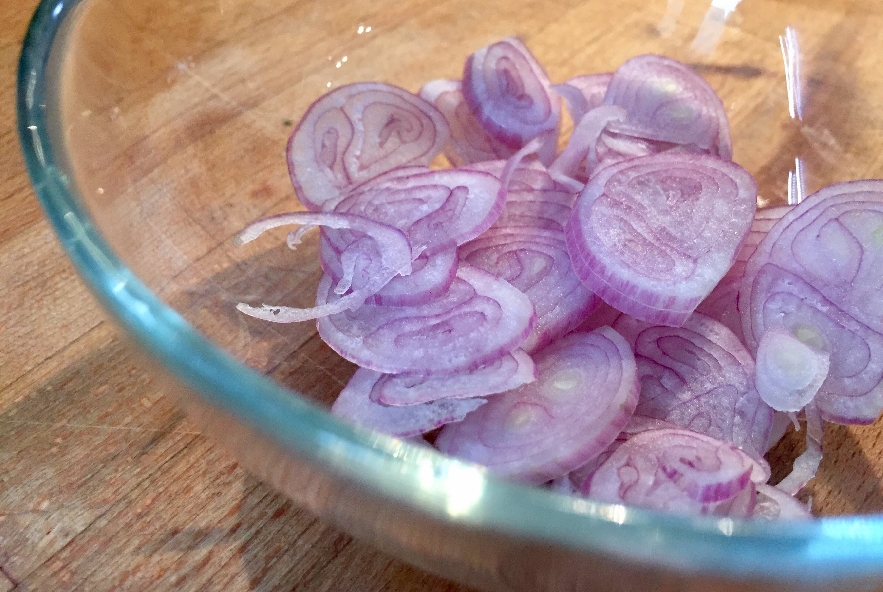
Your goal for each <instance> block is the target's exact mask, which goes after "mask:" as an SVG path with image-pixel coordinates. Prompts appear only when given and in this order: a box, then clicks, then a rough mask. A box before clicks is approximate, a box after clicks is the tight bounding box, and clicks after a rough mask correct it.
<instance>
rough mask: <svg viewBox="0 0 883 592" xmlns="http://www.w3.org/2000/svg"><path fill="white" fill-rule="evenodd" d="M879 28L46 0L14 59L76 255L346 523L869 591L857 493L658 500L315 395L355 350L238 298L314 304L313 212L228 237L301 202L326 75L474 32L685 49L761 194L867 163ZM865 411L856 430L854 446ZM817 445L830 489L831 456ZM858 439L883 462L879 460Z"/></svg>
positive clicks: (595, 573) (399, 69)
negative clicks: (752, 506)
mask: <svg viewBox="0 0 883 592" xmlns="http://www.w3.org/2000/svg"><path fill="white" fill-rule="evenodd" d="M881 31H883V8H881V7H880V5H879V4H878V3H876V2H874V1H872V0H869V1H864V2H863V1H848V0H842V1H831V2H820V1H815V0H805V1H772V0H750V1H746V2H743V3H742V4H740V3H739V0H713V2H711V4H709V3H708V2H705V3H703V2H694V1H692V0H669V1H668V2H662V1H661V0H653V1H651V2H647V1H645V0H640V1H638V0H625V1H624V2H622V3H619V4H617V5H616V6H615V7H613V5H612V4H611V3H608V2H600V1H594V0H563V1H558V2H536V0H511V1H508V2H502V1H481V2H475V1H473V0H413V1H409V2H393V1H391V0H378V1H376V2H364V1H362V2H360V1H357V0H353V1H339V2H336V1H332V2H315V1H310V0H273V1H268V0H248V1H246V0H212V1H210V2H208V1H203V0H192V1H190V2H178V1H172V0H137V1H136V0H80V1H77V0H45V1H44V2H43V3H42V4H41V5H40V7H39V9H38V11H37V13H36V15H35V18H34V20H33V22H32V25H31V28H30V30H29V33H28V35H27V38H26V40H25V46H24V50H23V53H22V58H21V65H20V71H19V93H18V115H19V131H20V134H21V141H22V146H23V150H24V153H25V157H26V159H27V164H28V168H29V171H30V174H31V177H32V180H33V183H34V187H35V189H36V192H37V194H38V196H39V198H40V200H41V202H42V204H43V207H44V209H45V212H46V215H47V216H48V218H49V219H50V220H51V222H52V224H53V225H54V227H55V230H56V231H57V233H58V236H59V238H60V240H61V242H62V243H63V245H64V247H65V248H66V250H67V252H68V254H69V256H70V258H71V259H72V261H73V262H74V264H75V265H76V267H77V269H78V270H79V273H80V274H81V276H82V278H83V280H84V281H85V283H86V284H87V285H88V286H89V287H90V288H91V289H92V291H93V293H94V294H95V296H96V297H97V299H98V300H99V301H100V302H101V303H102V304H103V305H104V306H105V307H106V309H107V310H108V312H109V314H110V315H111V316H112V317H113V318H114V319H115V321H116V322H117V323H118V324H119V326H120V327H121V328H122V329H123V332H124V333H125V334H127V335H128V336H129V337H130V338H131V341H132V342H133V343H134V344H135V345H136V346H137V347H138V348H139V349H140V350H141V351H142V352H144V354H145V355H146V358H147V359H149V360H150V361H151V362H152V363H153V364H154V365H155V367H156V370H157V373H158V374H159V375H161V376H163V377H165V379H166V380H167V383H168V385H169V389H170V391H171V392H174V393H175V394H176V395H177V396H178V397H179V400H180V401H181V404H182V405H183V406H184V407H185V408H186V409H187V410H188V412H189V413H190V415H191V416H192V417H193V418H194V419H195V420H196V421H197V422H198V423H199V424H200V425H201V426H202V428H203V429H204V430H205V431H206V432H207V433H209V434H212V435H214V436H215V437H216V438H217V439H218V440H219V441H220V442H222V443H223V444H224V445H225V446H227V447H228V448H229V449H230V450H232V451H233V452H234V453H235V454H236V455H237V457H238V458H239V459H240V461H241V462H242V463H243V464H244V465H245V466H247V467H248V468H249V469H250V470H251V471H253V472H254V473H255V474H256V475H258V476H259V477H261V478H262V479H264V480H266V481H267V482H269V483H271V484H273V485H274V486H275V487H277V488H279V489H280V490H281V491H283V492H285V493H286V494H287V495H289V496H291V498H292V499H294V500H296V502H297V503H299V504H301V505H303V506H305V507H307V508H309V509H310V510H312V511H313V512H315V513H316V514H318V515H319V516H321V517H323V518H324V519H326V520H329V521H331V522H333V523H334V524H336V525H338V526H339V527H341V528H343V529H345V530H346V531H348V532H350V533H352V534H354V535H356V536H358V537H361V538H362V539H365V540H367V541H369V542H371V543H373V544H375V545H376V546H377V547H378V548H380V549H383V550H385V551H387V552H390V553H392V554H395V555H396V556H398V557H401V558H403V559H405V560H407V561H410V562H412V563H413V564H415V565H418V566H421V567H423V568H425V569H427V570H430V571H433V572H435V573H438V574H441V575H444V576H447V577H449V578H451V579H454V580H458V581H461V582H464V583H466V584H469V585H473V586H476V587H479V588H483V589H487V590H507V591H508V590H524V591H531V592H538V591H545V590H549V591H551V590H556V591H557V590H604V591H620V590H622V591H626V590H697V591H698V590H769V589H775V590H808V589H818V590H832V589H843V590H848V589H863V590H868V589H873V588H874V587H875V586H876V585H879V583H880V582H881V581H883V517H881V516H880V515H874V514H868V513H864V514H863V513H862V511H864V512H867V510H868V509H871V510H874V509H875V508H873V507H870V508H869V507H868V506H863V505H862V504H860V503H857V504H855V505H854V506H852V510H853V512H852V513H849V512H847V514H848V515H844V516H830V517H825V518H822V519H818V520H813V521H809V522H794V523H792V522H780V523H767V522H758V521H744V520H734V519H729V518H710V517H705V518H687V517H676V516H667V515H661V514H656V513H653V512H647V511H642V510H638V509H634V508H628V507H624V506H620V505H610V504H602V503H595V502H592V501H589V500H583V499H571V498H568V497H565V496H560V495H557V494H553V493H551V492H548V491H545V490H541V489H535V488H527V487H522V486H519V485H516V484H512V483H507V482H504V481H502V480H499V479H495V478H493V477H491V476H488V475H487V474H486V473H485V472H484V471H483V470H481V469H479V468H476V467H474V466H471V465H468V464H464V463H460V462H457V461H454V460H450V459H448V458H445V457H443V456H441V455H439V454H437V453H435V452H433V451H432V450H431V449H428V448H426V447H421V446H416V445H413V444H409V443H407V442H404V441H401V440H397V439H393V438H389V437H386V436H383V435H380V434H377V433H373V432H369V431H365V430H361V429H357V428H354V427H352V426H350V425H346V424H344V423H342V422H339V421H337V420H335V419H334V418H332V417H331V416H330V415H329V414H328V413H327V412H326V411H325V410H326V409H327V407H328V405H329V403H330V402H331V401H332V400H333V398H334V396H335V394H336V392H338V391H339V390H340V388H341V387H342V386H343V384H345V382H346V380H347V379H348V377H349V375H350V374H351V373H352V372H353V370H354V367H353V366H352V365H351V364H350V363H348V362H346V361H343V360H341V359H340V358H338V357H337V356H336V355H335V354H333V353H332V352H331V351H330V350H329V349H328V348H327V347H325V346H324V345H323V344H322V343H321V341H320V340H319V339H318V338H317V336H316V331H315V326H314V324H313V323H302V324H299V325H287V326H269V325H268V324H266V323H263V322H261V321H257V320H255V319H251V318H248V317H245V316H243V315H241V314H239V313H238V312H237V311H236V310H235V305H236V303H237V302H240V301H246V302H255V301H267V302H285V303H288V304H290V305H294V306H309V305H311V304H312V302H311V300H312V298H313V294H314V293H315V287H316V283H317V281H318V277H319V265H318V257H317V242H316V240H315V237H312V238H308V239H306V240H305V242H304V244H303V245H301V247H300V248H299V249H298V250H297V251H293V252H292V251H290V250H288V249H287V248H286V247H285V245H284V241H283V240H281V238H279V240H272V239H266V240H260V241H256V242H255V243H254V244H250V245H247V246H243V247H234V246H233V245H232V244H231V241H230V238H231V237H232V236H233V235H234V234H235V233H236V232H237V231H239V230H240V229H242V228H243V227H244V226H245V225H246V224H248V223H249V222H251V221H253V220H255V219H257V218H259V217H262V216H266V215H268V214H271V213H277V212H283V211H288V210H293V209H299V205H298V202H297V201H296V198H295V194H294V192H293V190H292V187H291V184H290V181H289V177H288V172H287V169H286V159H285V155H284V152H285V146H286V141H287V138H288V136H289V134H290V133H291V131H292V129H293V127H292V126H293V124H296V123H297V121H298V120H299V118H300V117H301V115H302V114H303V113H304V111H305V110H306V108H307V107H308V106H309V105H310V103H311V102H312V101H314V100H315V99H316V98H318V97H319V96H320V95H321V94H322V93H323V92H325V91H327V90H328V89H329V88H334V87H336V86H338V85H341V84H344V83H349V82H357V81H371V80H383V81H386V82H391V83H394V84H397V85H399V86H402V87H404V88H407V89H410V90H416V89H418V88H419V87H420V86H421V85H422V84H423V83H424V82H426V81H428V80H431V79H435V78H458V77H459V76H460V72H461V69H462V63H463V60H464V59H465V57H466V56H467V55H468V54H469V53H471V52H472V51H475V50H476V49H478V48H480V47H482V46H484V45H487V44H488V43H490V42H493V41H495V40H497V39H500V38H503V37H506V36H510V35H517V36H519V37H521V38H522V39H523V40H524V41H525V42H526V43H527V45H528V46H529V47H530V48H531V49H532V50H533V51H534V53H535V54H536V55H537V56H538V57H539V59H540V61H541V62H542V63H543V64H544V65H545V67H546V68H547V70H548V72H549V74H550V76H551V78H552V79H553V80H557V81H563V80H564V79H567V78H569V77H571V76H574V75H577V74H581V73H589V72H599V71H609V70H612V69H614V68H615V67H616V66H618V65H619V64H620V63H621V62H623V61H624V60H625V59H627V58H629V57H631V56H633V55H636V54H640V53H661V54H665V55H668V56H670V57H673V58H676V59H680V60H682V61H684V62H686V63H688V64H691V65H692V66H693V67H694V68H695V69H696V70H697V71H698V72H699V73H701V74H702V75H703V76H704V77H705V78H706V79H707V80H708V81H709V83H711V85H712V86H713V87H714V88H715V89H716V90H717V91H718V93H719V94H720V96H721V97H722V98H723V101H724V104H725V107H726V109H727V112H728V114H729V117H730V122H731V128H732V135H733V145H734V152H735V160H736V161H737V162H739V163H740V164H741V165H742V166H744V167H745V168H747V169H748V170H749V171H750V172H752V173H753V174H754V175H755V177H756V178H757V180H758V184H759V187H760V193H761V196H762V199H763V200H764V202H765V203H776V202H784V201H785V200H786V199H788V197H789V195H790V196H791V197H792V198H793V197H794V195H795V193H796V194H800V193H807V192H811V191H814V190H816V189H818V188H821V187H822V186H824V185H826V184H829V183H832V182H835V181H842V180H847V179H852V178H860V177H881V176H883V161H881V160H880V158H879V157H878V154H879V150H876V148H879V145H880V142H879V140H878V138H879V136H880V132H881V131H883V108H881V105H883V84H880V83H879V82H878V81H879V80H880V78H881V77H880V73H879V72H880V70H879V67H878V64H879V61H880V59H881V58H883V34H881ZM283 236H284V235H283ZM850 433H852V432H850ZM856 433H859V432H856ZM878 436H879V431H877V428H876V427H872V428H868V429H867V430H865V431H864V432H860V433H859V436H856V437H858V438H860V442H863V443H870V444H867V447H866V448H867V449H868V450H873V443H874V442H879V438H878ZM841 439H842V438H841ZM861 448H862V446H855V445H854V446H853V450H855V449H858V450H859V452H861ZM831 454H833V456H834V457H835V461H834V462H833V463H832V462H828V461H827V460H826V462H827V464H826V465H824V466H823V471H822V473H821V474H820V476H819V478H817V481H820V480H821V481H822V483H821V485H819V486H818V487H817V488H816V490H815V491H816V495H817V499H818V500H819V503H818V504H817V508H818V509H819V510H820V511H821V512H822V513H824V512H825V511H826V506H825V503H826V500H832V499H834V500H835V501H836V499H835V498H837V492H838V491H841V490H842V489H844V484H846V483H848V482H847V481H846V480H838V475H841V474H842V473H843V471H848V470H850V468H849V467H850V465H849V462H850V460H849V458H846V457H845V456H838V455H837V450H836V447H835V450H834V451H833V452H832V453H831ZM839 462H842V463H843V464H837V463H839ZM861 462H865V463H868V464H869V465H870V473H871V474H875V475H877V476H878V477H879V476H880V475H883V472H881V466H883V461H881V460H880V459H879V457H878V458H876V459H875V458H873V455H866V457H863V458H862V461H861ZM826 467H827V468H826ZM831 467H833V468H831ZM871 488H872V489H873V490H874V491H875V492H877V493H876V495H877V496H878V498H879V488H880V486H879V482H878V481H873V482H872V483H871ZM829 505H831V507H834V506H836V504H834V503H833V502H832V503H831V504H829ZM836 507H837V508H839V509H840V510H839V511H841V512H842V511H843V510H842V508H844V507H846V508H847V510H848V509H849V508H850V506H848V505H846V506H844V505H843V504H840V505H839V506H836ZM835 513H836V511H835Z"/></svg>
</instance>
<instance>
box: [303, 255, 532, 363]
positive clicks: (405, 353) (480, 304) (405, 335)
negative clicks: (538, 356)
mask: <svg viewBox="0 0 883 592" xmlns="http://www.w3.org/2000/svg"><path fill="white" fill-rule="evenodd" d="M331 287H332V286H331V280H330V279H323V280H322V282H321V283H320V284H319V290H318V296H317V302H318V303H319V304H320V305H322V304H325V303H328V302H334V301H335V300H336V299H337V298H339V296H338V295H336V294H334V292H333V290H332V289H331ZM535 322H536V317H535V315H534V310H533V305H532V304H531V302H530V299H529V298H528V297H527V296H525V295H524V294H523V293H522V292H521V291H520V290H517V289H516V288H513V287H512V286H511V285H510V284H509V283H507V282H505V281H504V280H501V279H499V278H497V277H496V276H494V275H492V274H489V273H487V272H486V271H483V270H480V269H478V268H476V267H473V266H471V265H468V264H466V263H462V262H461V263H460V266H459V268H458V269H457V277H456V278H455V279H454V281H453V283H452V284H451V287H450V289H449V290H448V292H447V293H446V294H445V295H444V296H442V297H441V298H437V299H435V300H432V301H430V302H427V303H426V304H422V305H419V306H372V305H368V304H365V305H363V306H361V307H359V308H358V309H355V310H348V311H345V312H342V313H340V314H335V315H331V316H327V317H323V318H321V319H319V321H318V323H317V325H318V328H319V335H320V336H321V337H322V339H323V340H324V341H325V343H327V344H328V345H329V346H330V347H331V348H332V349H333V350H335V351H336V352H337V353H338V354H340V355H341V356H343V357H344V358H346V359H348V360H350V361H351V362H353V363H355V364H358V365H360V366H363V367H365V368H368V369H371V370H375V371H377V372H383V373H388V374H399V373H403V372H411V373H420V374H430V375H431V374H434V373H435V374H451V373H455V372H459V371H468V370H473V369H475V368H480V367H481V366H484V365H485V364H488V363H490V362H493V361H494V360H497V359H499V358H501V357H503V356H504V355H506V354H507V353H509V352H511V351H512V350H513V349H515V348H516V347H518V346H520V345H521V343H522V342H523V341H524V340H525V338H526V337H527V336H528V335H529V334H530V331H531V329H532V328H533V325H534V323H535Z"/></svg>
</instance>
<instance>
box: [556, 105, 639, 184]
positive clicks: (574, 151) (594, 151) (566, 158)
mask: <svg viewBox="0 0 883 592" xmlns="http://www.w3.org/2000/svg"><path fill="white" fill-rule="evenodd" d="M625 118H626V113H625V110H624V109H623V108H622V107H618V106H616V105H603V106H601V107H597V108H595V109H592V110H591V111H589V112H588V113H586V114H585V115H584V116H583V118H582V119H580V120H579V121H578V122H577V123H576V127H574V129H573V133H572V134H571V135H570V139H569V140H568V142H567V146H565V148H564V151H563V152H561V154H559V155H558V158H556V159H555V162H553V163H552V164H551V165H549V173H550V174H552V175H558V174H560V175H566V176H569V177H572V178H576V179H582V180H585V179H588V177H589V173H590V172H591V171H593V170H594V169H595V168H596V166H595V165H596V163H598V162H599V160H600V159H599V157H598V142H599V141H600V139H601V135H602V134H603V133H604V130H605V129H606V128H607V127H608V126H609V125H611V124H612V123H614V122H617V121H623V120H624V119H625ZM589 163H592V165H591V166H589Z"/></svg>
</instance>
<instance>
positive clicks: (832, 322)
mask: <svg viewBox="0 0 883 592" xmlns="http://www.w3.org/2000/svg"><path fill="white" fill-rule="evenodd" d="M881 229H883V181H880V180H873V181H855V182H850V183H840V184H836V185H832V186H830V187H827V188H826V189H823V190H821V191H819V192H817V193H815V194H813V195H811V196H809V197H807V198H806V199H804V200H803V201H802V202H800V203H799V204H798V205H796V206H794V208H793V209H792V210H790V211H789V212H788V213H787V214H785V215H784V216H783V217H782V219H781V220H779V221H778V222H777V223H776V224H775V226H773V228H772V229H771V230H770V231H769V233H768V234H767V236H766V238H764V239H763V241H762V242H761V243H760V244H759V245H758V246H757V249H756V250H755V252H754V253H753V255H752V256H751V258H750V260H749V261H748V264H747V266H746V270H745V277H744V279H743V281H742V286H741V289H740V292H739V309H740V312H741V315H742V327H743V331H744V334H745V340H746V344H747V345H748V346H749V349H753V350H756V349H757V347H758V345H759V343H760V340H761V339H762V338H763V335H764V333H765V332H766V331H767V330H768V329H769V328H771V327H776V326H777V327H781V328H783V329H785V330H787V331H788V332H790V334H791V335H792V336H793V337H795V338H796V339H798V340H799V341H801V342H803V343H805V344H806V345H808V346H810V347H812V348H813V349H815V350H819V351H822V352H825V353H828V354H829V355H830V368H829V371H828V377H827V378H826V379H825V381H824V382H823V383H822V386H821V387H820V389H819V391H818V394H817V395H816V396H815V398H814V401H815V404H816V405H817V406H818V409H819V411H820V412H821V414H822V417H823V418H824V419H825V420H827V421H833V422H835V423H843V424H853V423H860V424H865V423H871V422H873V421H874V420H876V419H877V417H878V416H879V415H880V411H881V409H883V290H881V279H880V278H881V275H880V269H883V248H881V245H883V239H881V237H883V230H881Z"/></svg>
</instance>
